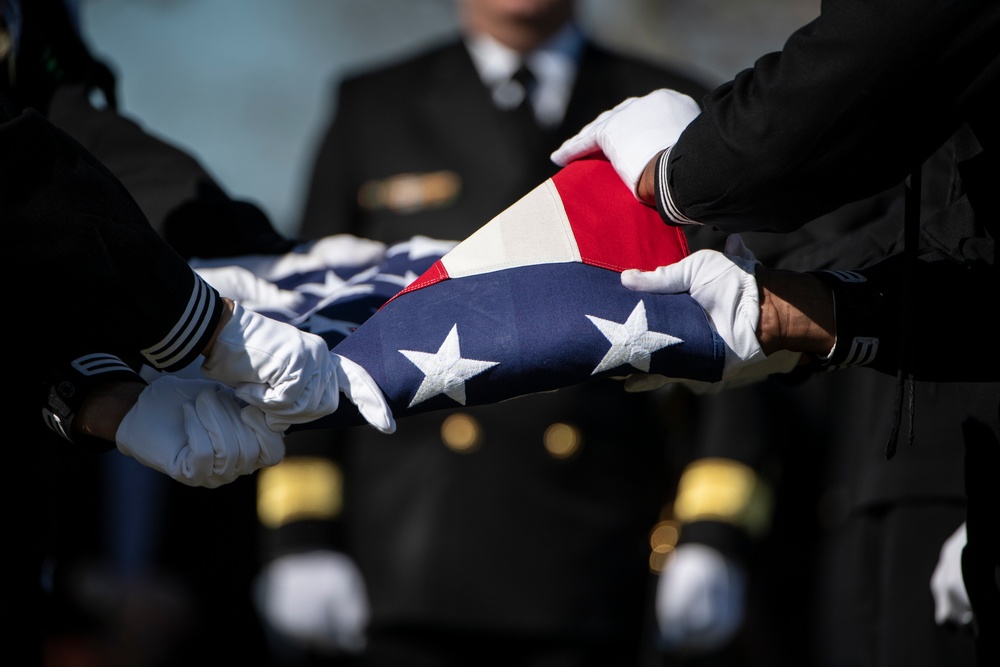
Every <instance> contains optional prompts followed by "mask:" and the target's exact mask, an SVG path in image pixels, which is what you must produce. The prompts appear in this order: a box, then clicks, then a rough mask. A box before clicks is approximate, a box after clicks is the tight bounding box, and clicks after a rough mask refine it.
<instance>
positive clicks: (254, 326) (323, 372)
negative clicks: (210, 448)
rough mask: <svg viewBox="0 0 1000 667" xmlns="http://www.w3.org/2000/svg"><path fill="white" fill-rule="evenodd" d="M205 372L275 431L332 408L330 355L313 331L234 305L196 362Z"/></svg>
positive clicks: (334, 387)
mask: <svg viewBox="0 0 1000 667" xmlns="http://www.w3.org/2000/svg"><path fill="white" fill-rule="evenodd" d="M202 372H203V373H204V374H205V377H207V378H209V379H212V380H218V381H219V382H223V383H225V384H227V385H229V386H231V387H233V388H235V389H236V395H237V396H239V397H240V398H241V399H243V400H244V401H246V402H247V403H249V404H251V405H255V406H257V407H258V408H260V409H261V410H263V411H264V414H265V415H266V417H267V424H268V426H269V427H270V428H271V429H272V430H274V431H277V432H279V433H282V432H284V431H285V430H286V429H287V428H288V427H289V426H290V425H292V424H303V423H306V422H310V421H314V420H316V419H319V418H320V417H324V416H326V415H328V414H331V413H332V412H334V411H335V410H336V409H337V405H338V401H339V396H340V394H339V392H338V389H337V367H336V360H335V359H334V357H333V355H331V354H330V351H329V349H328V348H327V345H326V342H325V341H324V340H323V339H322V338H320V337H319V336H317V335H315V334H311V333H307V332H305V331H300V330H299V329H297V328H296V327H294V326H292V325H291V324H286V323H284V322H279V321H277V320H274V319H271V318H269V317H265V316H263V315H260V314H259V313H255V312H253V311H251V310H247V309H246V308H244V307H243V306H241V305H240V304H239V303H236V304H235V309H234V311H233V315H232V317H231V318H230V319H229V321H228V322H227V323H226V326H224V327H223V328H222V331H221V332H220V333H219V336H218V338H217V339H216V341H215V344H214V345H213V346H212V350H211V352H210V353H209V354H208V356H207V357H206V358H205V361H204V363H203V364H202Z"/></svg>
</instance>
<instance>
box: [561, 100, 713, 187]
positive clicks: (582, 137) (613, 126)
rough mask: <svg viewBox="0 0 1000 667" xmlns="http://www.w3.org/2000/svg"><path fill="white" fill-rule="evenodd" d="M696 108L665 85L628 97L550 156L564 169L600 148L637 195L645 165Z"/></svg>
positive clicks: (673, 138) (694, 114)
mask: <svg viewBox="0 0 1000 667" xmlns="http://www.w3.org/2000/svg"><path fill="white" fill-rule="evenodd" d="M700 112H701V110H700V109H699V107H698V103H697V102H695V101H694V100H693V99H692V98H690V97H688V96H687V95H684V94H682V93H678V92H677V91H674V90H668V89H666V88H663V89H660V90H655V91H653V92H652V93H649V94H648V95H646V96H644V97H630V98H628V99H627V100H625V101H624V102H622V103H620V104H619V105H618V106H616V107H614V108H613V109H609V110H607V111H605V112H603V113H602V114H601V115H599V116H598V117H597V118H596V119H594V120H593V121H591V122H590V123H588V124H587V125H586V126H585V127H584V128H583V129H582V130H580V131H579V132H578V133H577V134H576V136H574V137H571V138H569V139H567V140H566V141H565V142H563V144H562V146H560V147H559V148H557V149H556V151H555V152H554V153H552V155H551V156H550V157H551V160H552V161H553V162H555V163H556V164H557V165H559V166H560V167H565V166H566V165H567V164H569V163H570V162H572V161H573V160H576V159H579V158H582V157H586V156H588V155H593V154H595V153H600V152H603V153H604V155H605V156H606V157H607V158H608V160H610V162H611V166H612V167H614V168H615V171H616V172H617V173H618V176H619V177H620V178H621V179H622V180H623V181H624V182H625V185H627V186H629V188H631V189H632V194H633V195H636V198H638V194H637V189H638V186H639V179H640V178H641V177H642V172H643V170H644V169H645V168H646V165H647V164H649V161H650V160H652V159H653V157H654V156H655V155H656V154H657V153H659V152H660V151H662V150H663V149H665V148H669V147H670V146H673V145H674V144H675V143H677V138H678V137H679V136H680V135H681V132H683V131H684V128H686V127H687V126H688V124H689V123H690V122H691V121H692V120H694V119H695V117H697V116H698V114H699V113H700Z"/></svg>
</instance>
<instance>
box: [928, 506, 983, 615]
mask: <svg viewBox="0 0 1000 667" xmlns="http://www.w3.org/2000/svg"><path fill="white" fill-rule="evenodd" d="M966 541H967V537H966V533H965V524H964V523H963V524H962V525H961V526H959V527H958V529H957V530H956V531H955V532H954V533H952V535H951V537H949V538H948V539H947V540H945V542H944V544H943V545H942V546H941V555H940V556H939V557H938V562H937V566H935V568H934V574H932V575H931V594H932V595H933V596H934V621H935V622H936V623H937V624H938V625H945V624H948V623H954V624H956V625H968V624H970V623H972V620H973V614H972V604H971V603H970V602H969V593H968V592H967V591H966V590H965V580H964V579H963V578H962V550H963V549H964V548H965V543H966Z"/></svg>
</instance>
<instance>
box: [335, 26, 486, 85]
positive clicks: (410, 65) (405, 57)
mask: <svg viewBox="0 0 1000 667" xmlns="http://www.w3.org/2000/svg"><path fill="white" fill-rule="evenodd" d="M464 52H465V47H464V46H463V44H462V41H461V40H460V39H459V38H458V37H451V38H444V39H439V40H436V41H434V42H431V43H429V44H425V45H424V46H422V47H420V48H418V49H416V50H412V51H408V52H406V53H397V54H394V55H392V56H389V57H387V58H384V59H382V60H380V61H378V62H376V63H370V64H368V65H366V66H364V67H361V68H357V69H354V70H352V71H350V72H348V73H347V74H345V75H344V76H343V77H342V78H341V83H340V86H341V88H348V89H355V88H367V87H375V88H381V89H384V88H385V87H386V86H392V85H393V83H394V82H405V81H413V79H414V78H415V77H421V76H422V75H423V74H424V73H426V72H428V71H432V70H433V69H434V68H435V67H437V66H438V65H439V64H440V63H442V62H447V61H450V60H452V59H454V58H456V57H458V56H459V55H460V54H463V53H464ZM466 57H467V56H466ZM390 89H391V88H390Z"/></svg>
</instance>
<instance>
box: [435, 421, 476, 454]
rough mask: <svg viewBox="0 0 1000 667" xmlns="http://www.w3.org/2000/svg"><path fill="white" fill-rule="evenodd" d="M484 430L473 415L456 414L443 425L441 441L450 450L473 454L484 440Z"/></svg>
mask: <svg viewBox="0 0 1000 667" xmlns="http://www.w3.org/2000/svg"><path fill="white" fill-rule="evenodd" d="M482 434H483V429H482V427H480V426H479V422H478V421H476V420H475V418H473V417H472V416H471V415H467V414H465V413H464V412H456V413H455V414H453V415H448V417H447V418H446V419H445V420H444V422H442V423H441V440H442V441H443V442H444V444H445V446H447V447H448V449H450V450H452V451H455V452H461V453H466V452H471V451H473V450H475V449H476V448H478V447H479V445H480V444H481V443H482V439H483V435H482Z"/></svg>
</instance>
